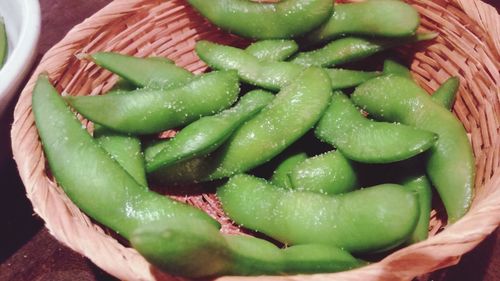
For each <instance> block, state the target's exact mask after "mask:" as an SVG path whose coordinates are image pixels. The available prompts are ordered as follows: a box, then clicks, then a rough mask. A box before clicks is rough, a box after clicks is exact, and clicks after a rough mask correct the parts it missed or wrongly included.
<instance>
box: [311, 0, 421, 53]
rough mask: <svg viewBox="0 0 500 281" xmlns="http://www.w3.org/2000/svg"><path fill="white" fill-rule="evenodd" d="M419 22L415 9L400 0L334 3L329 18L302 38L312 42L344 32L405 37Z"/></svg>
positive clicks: (414, 29)
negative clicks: (333, 8) (333, 9)
mask: <svg viewBox="0 0 500 281" xmlns="http://www.w3.org/2000/svg"><path fill="white" fill-rule="evenodd" d="M419 24H420V16H419V15H418V12H417V11H416V10H415V9H414V8H413V7H412V6H410V5H409V4H406V3H404V2H400V1H393V0H380V1H364V2H359V3H348V4H337V5H335V11H334V13H333V14H332V16H331V17H330V19H329V20H328V21H327V22H326V23H325V24H323V25H322V26H321V27H319V28H318V29H316V30H314V31H313V32H310V33H308V34H307V35H306V36H305V38H304V39H303V40H302V41H303V42H304V43H305V44H308V45H312V44H317V43H322V42H325V41H329V40H332V39H335V38H338V37H341V36H344V35H367V36H377V37H406V36H411V35H413V34H415V31H416V30H417V27H418V26H419Z"/></svg>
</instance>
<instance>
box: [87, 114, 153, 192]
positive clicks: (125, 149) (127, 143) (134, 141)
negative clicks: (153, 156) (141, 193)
mask: <svg viewBox="0 0 500 281" xmlns="http://www.w3.org/2000/svg"><path fill="white" fill-rule="evenodd" d="M94 139H95V140H96V142H97V144H99V146H100V147H102V148H103V149H104V150H106V151H107V152H108V153H109V156H110V157H111V158H112V159H113V160H115V161H116V162H118V164H120V166H122V168H123V169H124V170H125V171H127V172H128V173H129V174H130V175H131V176H132V177H133V178H134V180H135V181H136V182H137V183H138V184H140V185H142V186H144V187H147V186H148V181H147V180H146V170H145V163H144V156H143V154H142V148H141V140H140V139H139V138H137V137H135V136H129V135H125V134H122V133H117V132H114V131H113V130H110V129H107V128H105V127H102V126H100V125H98V124H94Z"/></svg>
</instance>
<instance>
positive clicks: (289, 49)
mask: <svg viewBox="0 0 500 281" xmlns="http://www.w3.org/2000/svg"><path fill="white" fill-rule="evenodd" d="M298 50H299V45H297V43H295V41H293V40H284V39H281V40H262V41H257V42H254V43H252V44H251V45H250V46H248V47H247V48H246V49H245V51H246V52H247V53H249V54H250V55H252V56H254V57H256V58H257V59H259V60H269V61H284V60H286V59H287V58H289V57H290V56H291V55H293V54H295V52H297V51H298Z"/></svg>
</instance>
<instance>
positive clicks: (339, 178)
mask: <svg viewBox="0 0 500 281" xmlns="http://www.w3.org/2000/svg"><path fill="white" fill-rule="evenodd" d="M290 180H291V182H292V186H293V189H297V190H300V191H313V192H317V193H322V194H327V195H334V194H340V193H345V192H349V191H352V190H354V189H355V188H356V187H357V186H358V179H357V175H356V171H355V170H354V167H353V165H352V163H351V162H350V161H349V160H347V159H346V158H345V157H344V156H343V155H342V153H340V152H338V151H330V152H327V153H325V154H321V155H318V156H315V157H312V158H309V159H306V160H305V161H302V162H301V163H299V164H298V165H297V166H295V168H294V169H293V170H292V172H291V173H290Z"/></svg>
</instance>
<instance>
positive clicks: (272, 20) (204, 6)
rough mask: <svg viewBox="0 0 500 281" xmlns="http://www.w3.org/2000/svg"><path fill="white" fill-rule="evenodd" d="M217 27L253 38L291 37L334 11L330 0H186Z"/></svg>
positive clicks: (318, 22) (304, 31)
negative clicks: (273, 0)
mask: <svg viewBox="0 0 500 281" xmlns="http://www.w3.org/2000/svg"><path fill="white" fill-rule="evenodd" d="M188 2H189V4H191V5H192V6H193V7H194V8H195V9H196V10H198V12H200V13H201V14H202V15H203V16H204V17H206V18H207V19H208V20H209V21H211V22H212V23H214V24H215V25H217V26H218V27H220V28H222V29H224V30H226V31H228V32H231V33H234V34H237V35H240V36H243V37H249V38H254V39H284V38H292V37H295V36H298V35H301V34H304V33H306V32H309V31H311V30H313V29H314V28H316V27H318V26H319V25H320V24H322V23H323V22H324V21H325V20H327V19H328V18H329V17H330V16H331V14H332V11H333V3H332V1H331V0H287V1H281V2H278V3H257V2H252V1H246V0H188Z"/></svg>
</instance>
